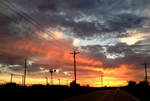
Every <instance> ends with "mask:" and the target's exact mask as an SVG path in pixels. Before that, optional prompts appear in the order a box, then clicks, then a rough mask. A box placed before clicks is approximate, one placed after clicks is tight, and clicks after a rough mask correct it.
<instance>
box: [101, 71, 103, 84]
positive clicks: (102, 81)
mask: <svg viewBox="0 0 150 101" xmlns="http://www.w3.org/2000/svg"><path fill="white" fill-rule="evenodd" d="M101 86H102V87H103V74H101Z"/></svg>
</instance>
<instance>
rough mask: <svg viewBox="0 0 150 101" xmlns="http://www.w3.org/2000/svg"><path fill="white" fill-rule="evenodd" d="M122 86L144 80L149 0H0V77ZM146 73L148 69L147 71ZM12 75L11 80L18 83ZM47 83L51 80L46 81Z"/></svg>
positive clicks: (149, 45) (149, 49) (149, 52)
mask: <svg viewBox="0 0 150 101" xmlns="http://www.w3.org/2000/svg"><path fill="white" fill-rule="evenodd" d="M74 48H78V51H80V54H78V55H76V60H77V82H78V83H80V84H81V85H87V84H88V85H90V86H95V87H99V86H101V79H100V75H101V74H103V76H104V77H103V80H104V85H107V86H123V85H126V84H127V81H129V80H134V81H137V82H139V81H141V80H144V66H142V65H141V64H142V63H144V62H150V0H0V82H1V83H2V80H4V81H6V82H10V74H11V73H14V74H19V75H22V74H23V72H24V59H25V58H27V60H28V68H27V81H26V82H27V84H45V82H46V81H45V77H49V78H50V73H49V72H48V71H49V69H50V68H53V69H56V70H57V72H56V73H54V75H53V77H54V83H55V84H58V79H61V84H64V85H65V84H67V83H69V82H71V81H73V80H74V74H73V73H74V72H73V55H72V54H70V53H71V52H72V51H73V49H74ZM148 71H149V72H150V70H148ZM21 79H22V78H21V77H19V76H15V77H14V79H13V81H14V82H17V83H21V82H22V80H21ZM49 82H50V81H49Z"/></svg>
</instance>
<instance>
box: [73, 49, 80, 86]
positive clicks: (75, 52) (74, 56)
mask: <svg viewBox="0 0 150 101" xmlns="http://www.w3.org/2000/svg"><path fill="white" fill-rule="evenodd" d="M79 53H80V52H77V51H76V50H74V51H73V53H71V54H73V58H74V82H75V84H76V55H77V54H79Z"/></svg>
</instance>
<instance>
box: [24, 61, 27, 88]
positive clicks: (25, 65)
mask: <svg viewBox="0 0 150 101" xmlns="http://www.w3.org/2000/svg"><path fill="white" fill-rule="evenodd" d="M26 71H27V59H26V58H25V62H24V82H23V83H24V84H23V85H24V86H25V85H26Z"/></svg>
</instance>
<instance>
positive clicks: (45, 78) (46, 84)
mask: <svg viewBox="0 0 150 101" xmlns="http://www.w3.org/2000/svg"><path fill="white" fill-rule="evenodd" d="M45 79H46V85H48V77H45Z"/></svg>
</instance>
